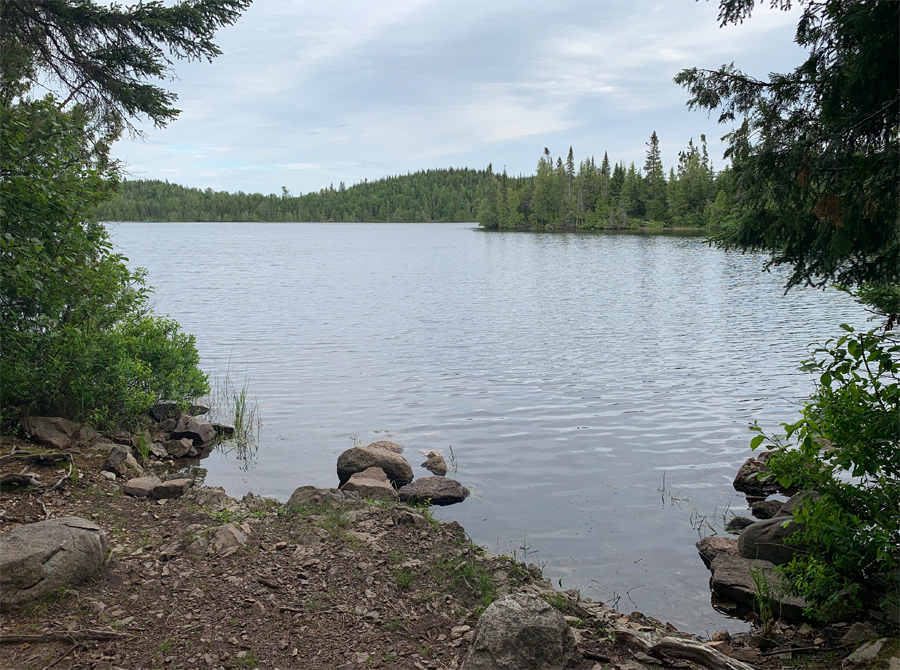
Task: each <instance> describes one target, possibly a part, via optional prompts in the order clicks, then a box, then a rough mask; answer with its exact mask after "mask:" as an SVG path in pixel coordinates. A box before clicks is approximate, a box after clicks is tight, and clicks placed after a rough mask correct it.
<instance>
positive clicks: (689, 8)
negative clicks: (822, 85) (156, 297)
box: [114, 0, 801, 193]
mask: <svg viewBox="0 0 900 670" xmlns="http://www.w3.org/2000/svg"><path fill="white" fill-rule="evenodd" d="M716 13H717V7H716V5H715V4H713V3H696V2H693V0H666V1H665V2H660V1H658V0H657V1H655V2H654V1H651V0H643V1H641V2H618V1H615V2H580V1H576V0H557V1H556V2H554V3H547V2H537V1H535V2H527V1H526V2H522V1H521V0H520V1H518V2H507V1H506V0H493V1H492V2H474V1H469V0H447V1H443V2H438V1H433V2H425V1H419V0H415V1H401V0H394V1H388V2H377V3H372V2H361V1H357V0H332V2H329V3H311V2H290V1H287V0H284V1H278V0H266V1H265V2H258V3H256V4H254V5H252V6H251V7H250V9H249V10H248V12H247V13H246V15H245V16H244V17H242V18H241V19H240V20H239V21H238V23H237V24H236V25H235V26H232V27H229V28H227V29H225V30H224V31H222V33H221V34H220V35H219V36H218V39H217V42H218V43H219V45H220V46H221V48H222V51H223V55H222V56H220V57H219V58H217V59H216V60H215V61H214V62H213V63H212V64H203V63H178V64H176V68H177V71H178V74H179V79H178V80H177V81H175V82H173V84H172V89H173V90H174V91H175V92H176V93H177V94H178V95H179V100H178V106H179V107H180V108H181V109H183V112H182V114H181V116H180V117H179V119H178V120H176V121H175V122H173V123H172V124H171V125H170V126H169V127H168V128H166V129H163V130H157V129H148V135H149V140H148V141H146V142H144V143H138V142H133V141H121V142H119V143H118V144H117V145H116V147H115V149H114V151H115V153H116V155H117V156H118V157H120V158H124V159H126V160H127V161H129V162H130V163H131V171H132V173H134V174H140V175H142V176H145V177H148V178H149V177H155V176H159V177H163V178H168V179H169V180H170V181H177V182H180V183H184V184H186V185H191V186H199V187H207V186H211V187H213V188H216V189H227V190H244V191H261V192H264V193H269V192H277V191H280V187H281V186H282V185H286V186H288V187H289V188H290V189H291V190H292V191H293V192H300V191H310V190H318V189H319V188H321V187H323V186H327V185H328V184H329V183H332V182H333V183H338V182H340V181H344V182H346V183H355V182H357V181H361V180H362V179H364V178H368V179H370V180H371V179H377V178H378V177H381V176H384V175H388V174H397V173H405V172H407V171H412V170H417V169H422V168H429V167H442V166H451V165H452V166H471V167H484V166H485V165H487V163H488V162H493V163H494V165H495V166H499V165H506V166H507V168H508V169H509V171H510V172H512V173H519V172H525V173H530V172H531V171H532V169H533V166H534V164H535V162H536V160H537V157H538V156H539V154H540V152H541V151H542V149H543V147H544V146H550V147H551V148H552V149H553V151H554V152H555V153H556V154H559V153H564V152H565V151H566V150H567V149H568V146H569V145H572V146H573V147H574V148H575V151H576V154H577V155H579V156H584V155H591V154H594V155H602V153H603V151H609V153H610V157H611V158H612V159H613V160H616V159H619V158H621V159H625V160H627V161H631V160H634V161H636V162H642V159H643V152H644V142H645V141H646V138H647V137H648V136H649V134H650V132H651V131H653V130H656V131H657V133H658V134H659V135H660V138H661V142H662V148H663V151H664V154H663V158H664V161H666V162H667V164H671V162H672V161H673V160H674V158H675V152H676V151H677V150H678V149H679V148H681V147H683V146H684V145H686V143H687V141H688V139H690V138H691V137H693V138H697V137H698V136H699V134H700V133H706V134H707V135H709V136H710V137H711V141H712V145H711V150H712V151H713V153H714V154H715V151H716V149H717V144H716V141H715V139H714V138H715V137H717V136H718V135H720V134H722V133H723V132H724V130H725V129H722V128H719V127H717V126H716V125H715V123H714V121H713V120H710V119H709V118H708V117H707V116H706V115H705V114H701V113H696V112H689V111H688V110H686V109H685V107H684V101H685V100H686V97H687V96H686V94H685V92H684V91H683V90H681V89H680V88H679V87H677V86H675V85H674V84H673V83H672V77H673V76H674V75H675V74H676V73H677V72H678V71H679V70H680V69H682V68H685V67H691V66H700V67H718V66H719V65H721V64H722V63H726V62H731V61H735V62H736V63H737V64H738V65H739V66H744V67H745V68H747V69H748V71H750V72H751V73H752V74H755V75H756V76H765V74H766V73H767V72H768V71H770V70H776V71H778V70H786V69H789V68H791V67H793V66H795V65H796V64H797V63H798V62H799V60H800V57H801V54H800V52H799V49H798V48H797V47H796V45H793V44H792V43H791V40H792V36H793V31H794V26H795V24H796V18H797V17H796V11H794V12H789V13H783V12H779V11H775V10H770V9H767V8H761V9H759V10H757V12H756V14H755V15H754V16H753V17H752V18H751V19H750V20H749V21H748V22H746V23H745V24H743V25H741V26H734V27H728V28H724V29H719V28H718V24H717V21H716ZM667 156H668V160H666V159H667Z"/></svg>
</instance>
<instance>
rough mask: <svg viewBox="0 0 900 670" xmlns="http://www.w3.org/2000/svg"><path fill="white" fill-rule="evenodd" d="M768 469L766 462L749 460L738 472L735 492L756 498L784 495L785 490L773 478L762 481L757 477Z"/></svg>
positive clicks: (735, 479)
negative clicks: (777, 494) (775, 494)
mask: <svg viewBox="0 0 900 670" xmlns="http://www.w3.org/2000/svg"><path fill="white" fill-rule="evenodd" d="M765 468H766V464H765V462H763V461H762V460H760V459H757V458H748V459H747V460H746V462H744V464H743V465H742V466H741V468H740V470H738V473H737V476H736V477H735V478H734V483H733V486H734V488H735V490H737V491H740V492H742V493H748V494H750V495H754V496H767V495H770V494H772V493H783V492H784V489H782V488H781V486H780V485H779V484H778V482H776V481H775V479H774V478H773V477H770V478H769V479H761V478H759V477H757V475H759V473H761V472H763V471H764V470H765Z"/></svg>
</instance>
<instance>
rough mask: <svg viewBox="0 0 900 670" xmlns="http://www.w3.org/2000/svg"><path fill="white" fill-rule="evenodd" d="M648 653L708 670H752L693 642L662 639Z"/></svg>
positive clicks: (719, 652)
mask: <svg viewBox="0 0 900 670" xmlns="http://www.w3.org/2000/svg"><path fill="white" fill-rule="evenodd" d="M650 653H651V654H652V655H653V656H656V657H657V658H659V659H660V660H662V656H663V655H665V656H668V657H669V658H682V659H684V660H686V661H693V662H694V663H697V664H699V665H702V666H704V667H706V668H709V669H710V670H753V667H752V666H749V665H747V664H746V663H743V662H741V661H739V660H737V659H735V658H729V657H728V656H726V655H725V654H723V653H722V652H721V651H718V650H716V649H713V648H712V647H707V646H706V645H705V644H701V643H700V642H695V641H693V640H681V639H679V638H676V637H664V638H663V639H661V640H660V641H659V642H657V643H656V644H655V645H653V646H652V647H651V648H650Z"/></svg>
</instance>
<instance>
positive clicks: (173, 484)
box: [150, 479, 194, 500]
mask: <svg viewBox="0 0 900 670" xmlns="http://www.w3.org/2000/svg"><path fill="white" fill-rule="evenodd" d="M193 485H194V480H193V479H169V480H167V481H164V482H162V483H160V484H157V485H156V486H154V487H153V489H152V490H151V491H150V497H151V498H156V499H157V500H158V499H161V498H165V499H168V498H180V497H181V496H183V495H184V494H185V493H187V492H188V490H189V489H190V488H191V486H193Z"/></svg>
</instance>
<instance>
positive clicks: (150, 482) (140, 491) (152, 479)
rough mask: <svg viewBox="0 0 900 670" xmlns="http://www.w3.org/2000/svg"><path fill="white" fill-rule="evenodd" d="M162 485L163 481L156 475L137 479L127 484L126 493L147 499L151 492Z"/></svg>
mask: <svg viewBox="0 0 900 670" xmlns="http://www.w3.org/2000/svg"><path fill="white" fill-rule="evenodd" d="M160 484H162V480H161V479H160V478H159V477H157V476H156V475H150V476H149V477H135V478H134V479H129V480H128V481H127V482H125V493H126V494H127V495H130V496H134V497H135V498H146V497H147V496H148V495H150V491H152V490H153V489H154V488H156V487H157V486H159V485H160Z"/></svg>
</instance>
